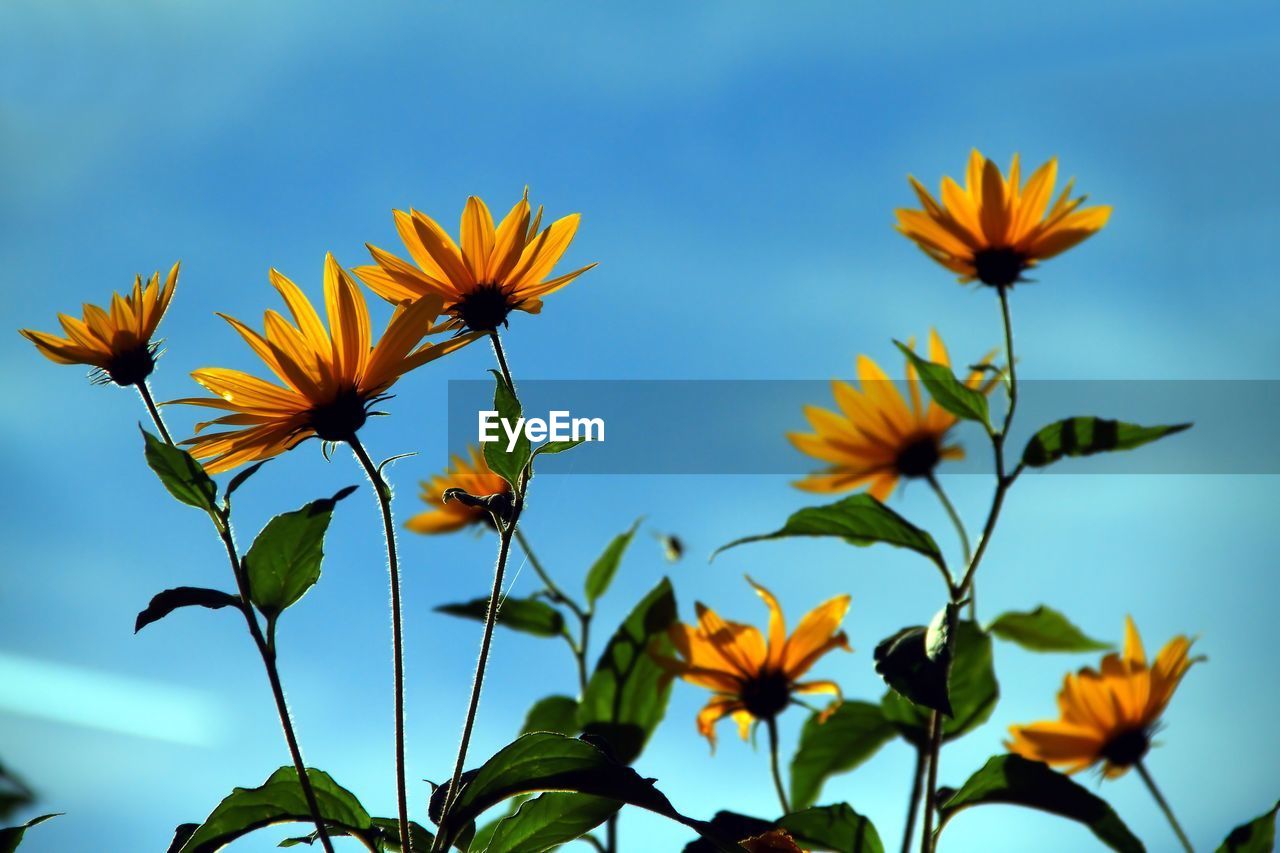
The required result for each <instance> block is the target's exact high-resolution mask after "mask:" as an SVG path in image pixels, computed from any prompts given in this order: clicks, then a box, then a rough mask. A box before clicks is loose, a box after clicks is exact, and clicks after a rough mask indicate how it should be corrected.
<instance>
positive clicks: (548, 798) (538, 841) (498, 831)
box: [485, 792, 622, 853]
mask: <svg viewBox="0 0 1280 853" xmlns="http://www.w3.org/2000/svg"><path fill="white" fill-rule="evenodd" d="M620 808H622V803H620V802H618V801H617V800H610V799H607V798H604V797H594V796H591V795H590V794H566V793H558V792H555V793H546V794H540V795H539V796H537V797H535V798H533V799H532V800H529V801H528V802H527V803H525V804H524V805H522V806H520V808H519V810H517V811H516V813H515V814H513V815H510V816H509V817H505V818H503V819H502V820H501V821H499V822H498V826H497V827H496V828H495V829H494V832H493V836H492V838H491V839H490V840H489V845H488V846H487V847H485V853H543V851H545V850H550V849H552V848H553V847H556V846H558V845H561V844H565V843H567V842H570V841H572V840H574V839H575V838H580V837H581V836H583V835H585V834H587V833H588V832H590V831H591V830H593V829H595V828H596V827H597V826H599V825H600V824H602V823H604V822H605V821H606V820H608V819H609V818H610V817H612V816H613V815H615V814H617V812H618V809H620Z"/></svg>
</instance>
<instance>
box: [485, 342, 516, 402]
mask: <svg viewBox="0 0 1280 853" xmlns="http://www.w3.org/2000/svg"><path fill="white" fill-rule="evenodd" d="M489 340H491V341H492V342H493V354H494V355H495V356H497V358H498V367H500V368H502V379H503V381H504V382H506V383H507V388H509V389H511V393H512V394H515V393H516V383H515V382H514V381H513V380H512V379H511V370H510V369H509V368H508V367H507V354H506V353H505V352H503V351H502V339H501V338H499V337H498V330H497V329H494V330H493V331H492V332H490V333H489Z"/></svg>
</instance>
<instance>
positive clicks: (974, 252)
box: [896, 150, 1111, 287]
mask: <svg viewBox="0 0 1280 853" xmlns="http://www.w3.org/2000/svg"><path fill="white" fill-rule="evenodd" d="M1057 177H1058V160H1057V158H1054V159H1052V160H1050V161H1049V162H1048V163H1045V164H1044V165H1043V166H1041V167H1040V168H1039V169H1036V171H1035V172H1034V173H1033V174H1032V175H1031V177H1030V178H1028V179H1027V182H1026V183H1025V184H1022V183H1020V180H1021V175H1020V172H1019V165H1018V155H1016V154H1015V155H1013V163H1012V165H1010V167H1009V176H1008V177H1007V178H1006V177H1003V176H1001V174H1000V169H999V167H998V166H996V164H995V163H994V162H992V161H991V160H988V159H987V158H986V157H983V156H982V155H981V154H980V153H978V151H977V150H974V151H973V152H972V153H971V154H970V155H969V169H968V173H967V174H966V176H965V185H964V187H961V186H960V185H958V184H957V183H956V182H955V181H953V180H952V179H951V178H949V177H948V178H943V179H942V193H941V198H942V202H941V204H939V203H938V202H937V201H935V200H934V198H933V196H931V195H929V191H928V190H926V189H925V188H924V187H923V186H921V184H920V182H919V181H917V180H916V179H915V178H914V177H912V178H910V181H911V186H912V188H913V189H915V191H916V195H917V196H918V197H919V199H920V204H921V205H922V206H923V207H924V210H898V211H896V213H897V217H898V225H897V228H898V230H899V231H901V232H902V233H903V234H905V235H906V236H907V237H909V238H910V239H911V240H913V241H914V242H915V244H916V245H917V246H919V247H920V248H921V249H922V250H923V251H924V253H925V254H926V255H928V256H929V257H931V258H933V259H934V260H935V261H937V262H938V263H940V264H942V265H943V266H944V267H946V268H947V269H949V270H951V271H952V272H955V273H959V274H960V280H961V281H962V282H970V281H974V280H975V279H976V280H978V281H981V282H982V283H983V284H988V285H991V286H992V287H1011V286H1012V285H1013V284H1014V282H1016V281H1019V280H1020V279H1021V278H1022V274H1023V273H1024V272H1025V271H1026V270H1027V269H1029V268H1031V267H1033V266H1035V265H1036V264H1037V263H1039V262H1040V261H1043V260H1046V259H1048V258H1052V257H1053V256H1054V255H1057V254H1060V253H1062V252H1065V251H1066V250H1067V249H1070V248H1071V247H1072V246H1074V245H1076V244H1077V243H1080V242H1081V241H1083V240H1085V239H1087V238H1089V237H1092V236H1093V235H1094V234H1095V233H1097V232H1098V231H1099V230H1101V229H1102V226H1104V225H1106V224H1107V219H1108V218H1109V217H1110V216H1111V208H1110V207H1108V206H1100V207H1089V208H1084V209H1083V210H1082V209H1080V206H1081V205H1082V204H1084V201H1085V198H1086V196H1079V197H1077V198H1072V197H1071V188H1072V185H1073V183H1074V181H1069V182H1068V183H1067V185H1066V187H1064V188H1063V190H1062V193H1061V195H1059V196H1058V199H1057V201H1055V202H1054V203H1053V206H1052V207H1050V206H1049V199H1050V197H1051V196H1052V195H1053V185H1054V182H1055V181H1056V180H1057Z"/></svg>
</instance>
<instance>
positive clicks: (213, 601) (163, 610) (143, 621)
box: [133, 586, 241, 634]
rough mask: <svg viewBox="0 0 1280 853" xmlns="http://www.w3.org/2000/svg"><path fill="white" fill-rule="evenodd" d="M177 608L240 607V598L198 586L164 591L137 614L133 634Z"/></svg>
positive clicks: (213, 608) (214, 608) (211, 608)
mask: <svg viewBox="0 0 1280 853" xmlns="http://www.w3.org/2000/svg"><path fill="white" fill-rule="evenodd" d="M179 607H207V608H209V609H210V610H218V609H219V608H222V607H235V608H236V609H239V608H240V607H241V601H240V596H238V595H232V594H231V593H229V592H223V591H221V590H218V589H204V588H202V587H198V586H179V587H174V588H173V589H166V590H165V591H164V592H161V593H158V594H157V595H156V596H155V597H154V598H152V599H151V603H150V604H148V605H147V609H146V610H143V611H142V612H141V613H139V614H138V618H137V619H136V620H135V621H134V623H133V633H135V634H136V633H138V632H139V631H141V630H142V629H143V628H145V627H146V626H148V625H150V624H151V623H152V622H157V621H159V620H161V619H163V618H164V617H166V616H168V615H169V614H170V613H172V612H173V611H175V610H177V609H178V608H179Z"/></svg>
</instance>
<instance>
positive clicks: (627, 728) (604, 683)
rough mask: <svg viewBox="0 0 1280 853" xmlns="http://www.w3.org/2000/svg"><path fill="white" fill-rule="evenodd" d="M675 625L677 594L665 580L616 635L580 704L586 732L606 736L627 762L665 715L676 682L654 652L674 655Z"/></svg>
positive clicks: (620, 758)
mask: <svg viewBox="0 0 1280 853" xmlns="http://www.w3.org/2000/svg"><path fill="white" fill-rule="evenodd" d="M675 621H676V598H675V593H674V592H672V589H671V582H670V581H669V580H667V579H666V578H663V579H662V581H661V582H660V583H659V584H658V585H657V586H655V587H654V588H653V589H652V590H651V591H650V592H649V594H648V595H646V596H645V597H644V598H643V599H642V600H641V601H640V603H639V604H637V605H636V607H635V609H633V610H632V611H631V613H630V614H629V615H628V616H627V618H626V619H625V620H624V621H623V623H622V624H621V625H620V626H618V630H617V631H615V632H614V634H613V637H612V638H611V639H610V640H609V644H608V645H607V646H606V647H605V649H604V652H603V653H602V654H601V655H600V659H599V661H598V662H597V663H596V668H595V671H594V672H592V674H591V679H590V680H589V681H588V682H587V689H586V691H585V692H584V693H583V696H582V702H581V704H580V705H579V706H578V723H579V725H580V726H581V728H582V731H583V732H585V733H586V734H589V735H592V736H594V737H599V738H603V739H604V740H605V741H606V742H607V743H608V744H609V747H610V749H611V750H612V753H613V755H614V757H615V758H617V759H618V760H619V761H621V762H623V763H625V764H630V763H631V762H633V761H635V760H636V758H638V757H639V755H640V753H641V751H642V750H643V749H644V745H645V743H646V742H647V741H648V740H649V736H650V735H652V734H653V731H654V729H656V728H657V727H658V723H660V722H662V717H663V715H664V714H666V711H667V701H668V699H670V697H671V679H670V678H669V677H668V676H667V674H666V672H665V671H664V670H663V669H662V667H660V666H659V665H658V664H657V662H656V661H654V659H653V658H652V657H651V656H650V654H649V652H650V651H654V652H657V653H660V654H666V655H668V656H669V655H671V654H672V653H673V648H672V645H671V640H670V639H669V638H668V637H667V629H668V628H669V627H670V626H671V625H673V624H675Z"/></svg>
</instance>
